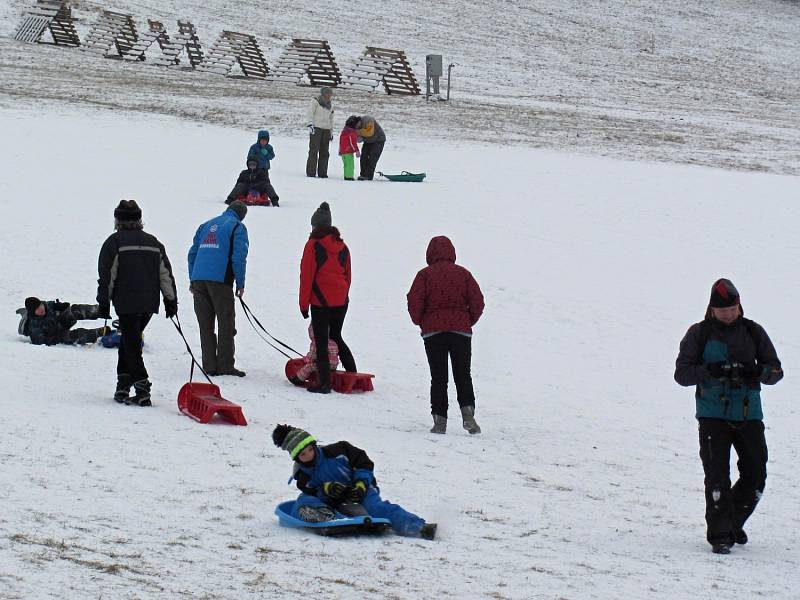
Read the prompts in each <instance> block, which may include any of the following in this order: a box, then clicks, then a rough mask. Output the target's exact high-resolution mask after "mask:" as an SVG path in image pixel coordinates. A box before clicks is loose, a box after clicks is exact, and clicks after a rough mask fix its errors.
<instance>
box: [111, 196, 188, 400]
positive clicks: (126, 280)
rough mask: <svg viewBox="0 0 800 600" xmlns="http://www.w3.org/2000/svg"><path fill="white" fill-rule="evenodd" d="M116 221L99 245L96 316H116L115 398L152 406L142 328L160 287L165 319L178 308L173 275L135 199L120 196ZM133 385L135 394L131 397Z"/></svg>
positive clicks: (155, 304) (155, 305) (154, 306)
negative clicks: (118, 342) (144, 358)
mask: <svg viewBox="0 0 800 600" xmlns="http://www.w3.org/2000/svg"><path fill="white" fill-rule="evenodd" d="M114 226H115V229H116V230H117V231H116V232H115V233H113V234H111V235H110V236H109V237H108V239H107V240H106V241H105V243H104V244H103V247H102V248H101V250H100V259H99V261H98V266H97V271H98V275H99V278H98V280H97V303H98V304H99V305H100V316H101V317H102V318H110V317H111V314H110V313H111V303H112V302H113V303H114V310H116V312H117V315H119V331H120V334H121V336H122V339H121V341H120V345H119V358H118V360H117V389H116V392H115V393H114V400H116V401H117V402H124V403H125V404H138V405H139V406H150V404H151V401H150V388H151V384H150V380H149V379H148V374H147V369H146V368H145V366H144V360H143V359H142V346H141V341H142V332H143V331H144V328H145V327H147V324H148V323H149V322H150V318H151V317H152V316H153V314H154V313H157V312H158V307H159V297H158V295H159V291H160V292H161V294H162V295H163V296H164V312H165V313H166V316H167V318H171V317H174V316H175V315H176V314H177V313H178V293H177V290H176V288H175V278H174V277H173V276H172V267H171V266H170V264H169V259H168V258H167V252H166V250H165V249H164V245H163V244H162V243H161V242H159V241H158V240H157V239H156V238H155V237H154V236H152V235H150V234H149V233H145V231H144V230H143V228H142V211H141V209H140V208H139V206H138V205H137V204H136V201H134V200H122V201H121V202H120V203H119V206H117V208H116V210H114ZM131 386H133V388H134V391H135V395H134V396H133V397H132V398H129V397H128V396H129V392H130V389H131Z"/></svg>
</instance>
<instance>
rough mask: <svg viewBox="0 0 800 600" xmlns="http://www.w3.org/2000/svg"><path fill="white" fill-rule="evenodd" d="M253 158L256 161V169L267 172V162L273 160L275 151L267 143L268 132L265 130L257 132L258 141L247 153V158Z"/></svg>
mask: <svg viewBox="0 0 800 600" xmlns="http://www.w3.org/2000/svg"><path fill="white" fill-rule="evenodd" d="M254 156H255V157H256V158H257V159H258V168H259V169H264V170H265V171H269V161H271V160H272V159H273V158H275V149H274V148H273V147H272V144H270V143H269V131H267V130H266V129H262V130H261V131H259V132H258V140H257V141H256V143H255V144H253V145H252V146H250V150H248V151H247V158H252V157H254Z"/></svg>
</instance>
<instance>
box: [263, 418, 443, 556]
mask: <svg viewBox="0 0 800 600" xmlns="http://www.w3.org/2000/svg"><path fill="white" fill-rule="evenodd" d="M272 441H273V442H274V443H275V445H276V446H278V447H279V448H282V449H284V450H286V451H287V452H288V453H289V456H291V458H292V460H294V461H295V464H294V474H293V476H292V479H294V480H295V481H296V482H297V487H298V489H299V490H300V492H301V493H300V496H299V497H298V498H297V501H296V502H295V504H294V507H293V508H292V516H294V517H297V518H300V519H304V520H308V521H311V520H320V519H319V518H314V517H312V516H311V515H316V516H319V515H323V516H325V517H327V519H332V518H333V517H334V515H333V510H332V509H335V508H337V507H338V506H339V505H341V504H345V503H356V504H361V505H362V506H363V507H364V509H365V510H366V511H367V513H369V514H370V515H371V516H373V517H376V518H383V519H388V520H389V521H390V522H391V524H392V529H394V531H395V532H396V533H398V534H400V535H407V536H416V537H422V538H425V539H429V540H432V539H433V538H434V537H435V536H436V523H426V522H425V519H422V518H421V517H418V516H417V515H415V514H413V513H410V512H408V511H407V510H405V509H404V508H403V507H401V506H399V505H397V504H392V503H391V502H387V501H386V500H384V499H382V498H381V496H380V490H379V488H378V486H377V484H376V482H375V476H374V474H373V470H374V467H375V465H374V464H373V462H372V461H371V460H370V459H369V456H367V453H366V452H364V451H363V450H362V449H361V448H356V447H355V446H353V445H352V444H351V443H349V442H345V441H341V442H336V443H335V444H329V445H327V446H317V440H316V438H314V436H312V435H311V434H309V433H308V432H306V431H303V430H302V429H298V428H296V427H290V426H289V425H278V426H276V427H275V430H274V431H273V432H272ZM289 481H290V482H291V479H290V480H289ZM309 509H311V510H309Z"/></svg>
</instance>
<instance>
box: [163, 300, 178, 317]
mask: <svg viewBox="0 0 800 600" xmlns="http://www.w3.org/2000/svg"><path fill="white" fill-rule="evenodd" d="M164 314H166V315H167V318H168V319H171V318H172V317H174V316H175V315H177V314H178V301H177V300H168V299H166V298H165V299H164Z"/></svg>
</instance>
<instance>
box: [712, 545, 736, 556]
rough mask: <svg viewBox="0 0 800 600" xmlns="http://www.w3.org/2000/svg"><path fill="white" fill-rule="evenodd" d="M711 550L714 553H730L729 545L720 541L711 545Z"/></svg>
mask: <svg viewBox="0 0 800 600" xmlns="http://www.w3.org/2000/svg"><path fill="white" fill-rule="evenodd" d="M711 551H712V552H713V553H714V554H730V553H731V545H730V544H728V543H725V542H720V543H717V544H712V545H711Z"/></svg>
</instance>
